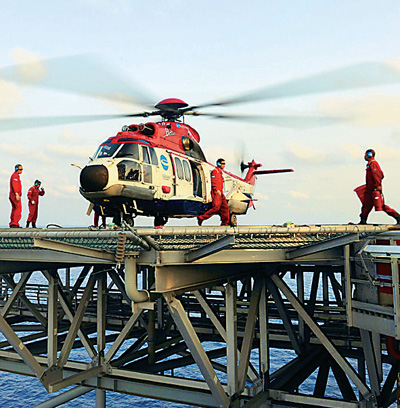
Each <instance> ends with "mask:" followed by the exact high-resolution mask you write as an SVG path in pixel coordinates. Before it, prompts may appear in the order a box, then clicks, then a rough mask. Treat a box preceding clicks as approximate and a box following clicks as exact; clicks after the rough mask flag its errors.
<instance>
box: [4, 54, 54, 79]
mask: <svg viewBox="0 0 400 408" xmlns="http://www.w3.org/2000/svg"><path fill="white" fill-rule="evenodd" d="M11 58H12V59H13V61H14V63H15V64H17V65H18V66H17V72H16V74H17V78H18V79H19V80H20V81H21V82H25V83H29V84H35V83H39V82H41V81H42V80H43V79H44V78H45V77H46V76H47V71H46V68H45V66H44V61H43V59H42V58H41V57H40V55H39V54H36V53H34V52H32V51H28V50H25V49H23V48H14V49H13V50H12V52H11Z"/></svg>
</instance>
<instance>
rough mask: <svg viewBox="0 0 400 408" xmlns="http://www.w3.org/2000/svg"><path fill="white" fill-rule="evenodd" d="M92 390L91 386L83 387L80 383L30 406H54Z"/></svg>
mask: <svg viewBox="0 0 400 408" xmlns="http://www.w3.org/2000/svg"><path fill="white" fill-rule="evenodd" d="M93 390H94V388H92V387H84V386H82V385H79V386H77V387H75V388H72V389H71V390H68V391H65V392H63V393H62V394H59V395H56V396H55V397H53V398H49V399H48V400H46V401H43V402H41V403H40V404H37V405H35V406H34V407H32V408H55V407H58V406H59V405H62V404H65V403H66V402H68V401H72V400H74V399H75V398H78V397H80V396H81V395H84V394H87V393H88V392H90V391H93Z"/></svg>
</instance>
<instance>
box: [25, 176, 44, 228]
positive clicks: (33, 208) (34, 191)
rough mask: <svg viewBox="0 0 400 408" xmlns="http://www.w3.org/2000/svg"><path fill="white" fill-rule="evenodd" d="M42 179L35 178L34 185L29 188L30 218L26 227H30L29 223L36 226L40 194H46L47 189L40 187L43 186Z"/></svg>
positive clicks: (33, 226)
mask: <svg viewBox="0 0 400 408" xmlns="http://www.w3.org/2000/svg"><path fill="white" fill-rule="evenodd" d="M41 184H42V183H41V181H40V180H35V183H34V184H33V186H32V187H31V188H30V189H29V190H28V194H27V196H28V207H29V215H28V219H27V220H26V228H29V224H30V223H32V228H36V220H37V217H38V209H39V196H44V194H45V191H44V188H43V187H42V188H40V186H41Z"/></svg>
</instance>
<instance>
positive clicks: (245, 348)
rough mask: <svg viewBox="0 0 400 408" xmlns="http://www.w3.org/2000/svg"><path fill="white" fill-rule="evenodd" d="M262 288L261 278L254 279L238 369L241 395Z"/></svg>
mask: <svg viewBox="0 0 400 408" xmlns="http://www.w3.org/2000/svg"><path fill="white" fill-rule="evenodd" d="M261 288H262V284H261V280H260V278H258V277H257V278H255V279H254V284H253V291H252V292H251V297H250V304H249V310H248V313H247V320H246V326H245V329H244V338H243V342H242V348H241V350H240V359H239V369H238V376H239V385H238V390H239V393H241V392H242V391H243V390H244V387H245V384H246V374H247V371H248V367H249V363H250V353H251V348H252V345H253V339H254V328H255V326H256V320H257V312H258V304H259V301H260V293H261Z"/></svg>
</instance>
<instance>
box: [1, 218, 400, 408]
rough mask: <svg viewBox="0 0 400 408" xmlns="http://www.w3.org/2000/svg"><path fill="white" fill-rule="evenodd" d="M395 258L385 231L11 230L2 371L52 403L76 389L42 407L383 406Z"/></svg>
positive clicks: (399, 333)
mask: <svg viewBox="0 0 400 408" xmlns="http://www.w3.org/2000/svg"><path fill="white" fill-rule="evenodd" d="M397 243H400V231H398V230H397V228H396V227H393V226H387V225H380V226H370V225H367V226H358V225H321V226H288V227H281V226H249V227H237V228H230V227H164V228H163V229H153V228H134V229H132V228H129V227H127V226H125V229H119V230H114V229H113V230H108V229H106V230H94V231H91V230H88V229H83V228H82V229H64V228H63V229H47V230H26V229H23V230H9V229H7V230H6V229H3V230H0V306H1V312H0V331H1V332H2V333H3V335H4V337H5V340H4V341H2V342H0V370H3V371H10V372H14V373H18V374H22V375H30V376H36V377H37V378H38V379H39V380H40V383H41V384H42V385H43V386H44V387H45V388H46V390H47V391H48V392H49V393H52V392H55V391H59V390H63V389H64V388H65V387H68V386H71V385H74V388H72V389H70V390H68V391H65V392H63V393H61V394H59V395H57V396H56V397H53V398H50V399H49V400H47V401H45V402H42V403H39V404H38V405H36V407H41V408H44V407H55V406H58V405H59V404H60V403H62V402H65V401H69V400H71V399H74V398H78V397H79V396H80V395H82V394H85V393H87V392H90V391H92V390H96V407H99V408H102V407H105V406H106V393H105V391H112V392H121V393H128V394H133V395H139V396H144V397H146V398H154V399H160V400H167V401H173V402H175V403H184V404H187V405H190V406H204V407H242V406H244V407H247V408H250V407H273V408H275V407H288V406H289V407H304V408H306V407H317V406H318V407H322V406H323V407H332V408H337V407H343V408H350V407H354V408H355V407H360V408H361V407H365V408H378V407H389V406H390V404H392V403H393V402H395V401H396V388H397V375H398V372H399V367H400V353H399V352H398V349H397V347H396V341H395V340H396V339H400V310H399V307H400V306H399V305H400V302H399V299H400V296H399V289H400V287H399V274H398V271H399V267H398V258H399V255H400V246H397ZM74 274H76V279H72V278H71V277H72V276H74ZM38 276H40V277H41V280H40V279H39V281H38ZM38 282H39V283H38ZM210 342H213V346H212V347H211V346H210ZM216 344H217V345H218V346H216ZM387 345H388V347H387ZM387 348H389V351H390V352H389V353H388V352H387ZM277 349H278V350H282V353H280V352H276V351H277ZM74 350H83V353H84V358H83V359H82V358H79V359H77V358H76V357H75V358H74V356H75V355H76V354H74ZM289 356H293V357H292V358H290V357H289ZM354 362H356V364H355V363H354ZM189 366H190V367H193V373H196V375H194V376H193V378H187V376H186V375H183V374H182V372H183V371H182V370H183V369H187V367H189ZM185 372H186V373H187V371H185ZM332 383H335V384H336V385H337V389H338V390H339V392H340V398H339V399H338V398H337V397H336V398H332V389H331V385H330V384H332Z"/></svg>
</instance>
